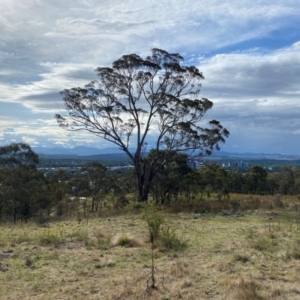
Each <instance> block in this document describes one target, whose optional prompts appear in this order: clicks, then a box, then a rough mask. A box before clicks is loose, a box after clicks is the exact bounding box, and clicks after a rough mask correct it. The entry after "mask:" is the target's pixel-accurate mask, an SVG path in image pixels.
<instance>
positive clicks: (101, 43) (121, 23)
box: [0, 0, 300, 146]
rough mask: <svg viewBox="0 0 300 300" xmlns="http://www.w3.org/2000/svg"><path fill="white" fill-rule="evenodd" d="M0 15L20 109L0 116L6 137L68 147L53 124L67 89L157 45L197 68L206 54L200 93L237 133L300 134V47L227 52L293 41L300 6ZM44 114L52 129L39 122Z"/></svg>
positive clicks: (67, 7) (39, 6) (10, 6)
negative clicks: (267, 41) (272, 40)
mask: <svg viewBox="0 0 300 300" xmlns="http://www.w3.org/2000/svg"><path fill="white" fill-rule="evenodd" d="M0 11H1V16H0V89H1V98H0V105H1V106H2V107H8V106H7V103H8V102H9V103H14V104H15V105H17V106H10V108H9V109H10V112H9V114H8V115H9V117H8V116H7V114H5V113H3V111H4V110H1V111H0V129H1V128H2V129H5V128H6V127H11V126H14V128H15V129H16V132H15V133H10V134H9V136H8V133H2V138H3V135H4V139H5V135H7V138H15V136H14V137H12V136H10V135H13V134H14V135H16V136H17V137H18V138H20V137H21V138H22V137H24V138H26V139H27V140H28V141H29V140H30V138H31V137H32V138H33V140H32V142H33V143H37V142H40V141H42V140H43V142H45V143H46V141H48V142H49V143H60V141H62V142H63V143H65V144H67V143H68V141H69V140H70V136H68V135H67V134H66V135H64V134H63V133H62V130H60V129H59V128H58V127H57V125H56V123H54V124H53V123H52V122H55V120H53V114H54V113H57V112H58V113H59V112H61V110H63V103H62V98H61V96H60V95H59V91H61V90H62V89H64V88H70V87H74V86H83V85H84V84H86V83H88V82H89V81H90V80H92V79H95V78H96V76H95V74H94V73H93V70H94V69H95V68H96V67H98V66H105V65H110V64H111V62H112V61H114V60H115V59H117V58H119V57H120V56H121V55H122V54H128V53H138V54H140V55H142V56H144V55H148V54H149V50H150V49H151V48H153V47H159V48H162V49H166V50H168V51H172V52H173V51H176V52H180V53H181V54H183V55H184V56H185V57H186V58H187V61H191V62H195V61H196V58H197V57H200V56H201V55H202V58H201V59H200V62H199V68H200V70H201V71H203V73H204V75H205V77H206V80H205V81H204V82H203V93H202V95H203V96H205V97H208V98H210V99H211V100H213V101H214V103H215V106H214V108H213V110H212V112H211V113H210V114H209V116H211V117H215V118H217V119H219V120H221V121H222V123H224V124H225V125H226V126H228V127H230V128H229V129H230V130H231V131H232V132H233V133H236V134H242V133H243V132H240V131H241V129H240V128H241V127H242V126H245V127H246V129H244V130H246V131H247V128H250V129H251V130H254V131H255V133H256V135H257V136H261V137H263V135H264V134H263V133H262V130H264V132H268V134H271V132H272V134H273V133H274V132H277V133H278V132H285V133H292V134H294V135H298V134H299V128H300V126H299V125H300V124H299V121H298V119H299V118H297V116H299V113H300V112H299V104H298V103H299V96H300V88H299V74H300V67H299V66H300V54H299V53H300V51H299V50H300V42H298V43H294V44H293V45H290V46H286V47H285V48H283V49H279V50H275V51H270V50H268V47H266V48H265V47H264V45H258V46H256V45H255V43H254V44H253V43H250V44H251V45H250V46H249V47H250V49H247V50H244V49H242V51H237V49H234V50H230V51H232V52H231V53H229V54H228V53H222V52H224V51H225V50H220V49H224V48H223V47H231V48H232V47H234V45H237V44H239V43H242V42H249V41H253V40H259V39H264V38H269V37H270V36H272V35H273V34H274V32H277V31H279V32H280V30H283V29H286V28H289V29H290V30H289V31H287V32H286V34H285V35H284V36H282V37H281V38H282V39H285V38H286V36H289V35H293V34H295V33H294V32H297V30H298V28H297V26H298V25H295V24H297V22H298V20H299V15H300V5H299V0H289V1H282V0H274V1H267V0H258V1H255V3H254V2H253V1H250V0H245V1H238V0H232V1H225V2H224V1H221V0H204V1H194V0H183V1H177V0H166V1H158V0H148V1H136V0H128V1H126V2H125V1H121V0H116V1H109V0H102V1H96V0H84V1H82V0H80V1H79V0H72V1H71V0H64V1H61V0H59V1H58V0H51V1H42V0H22V1H13V0H2V1H1V2H0ZM266 46H267V45H266ZM245 47H246V46H245ZM246 48H247V47H246ZM277 48H278V47H277ZM232 49H233V48H232ZM219 52H220V53H219ZM208 56H209V58H208ZM1 101H3V102H1ZM21 106H22V107H23V109H20V110H16V111H14V109H15V108H16V107H18V108H22V107H21ZM13 114H15V115H14V116H12V115H13ZM21 114H22V115H23V117H21ZM41 114H43V116H41ZM1 115H2V117H1ZM42 117H43V118H44V120H47V121H48V122H49V124H45V122H41V121H36V120H37V119H41V118H42ZM207 119H209V118H207ZM37 123H38V124H37ZM23 124H27V126H28V127H26V130H25V129H24V128H25V127H24V126H23ZM250 129H249V130H250ZM244 132H245V131H244ZM249 132H250V131H249ZM82 136H83V135H82ZM84 138H85V139H87V141H88V143H89V142H92V140H93V139H92V138H90V137H88V135H84ZM84 138H82V137H81V135H80V137H79V135H74V137H73V136H72V138H71V139H72V140H73V141H74V142H76V143H80V142H83V141H84ZM236 145H237V146H238V142H237V143H236ZM299 146H300V145H299Z"/></svg>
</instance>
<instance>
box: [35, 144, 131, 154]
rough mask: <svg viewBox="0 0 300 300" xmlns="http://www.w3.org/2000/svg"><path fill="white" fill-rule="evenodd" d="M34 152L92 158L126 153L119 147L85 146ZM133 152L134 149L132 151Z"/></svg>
mask: <svg viewBox="0 0 300 300" xmlns="http://www.w3.org/2000/svg"><path fill="white" fill-rule="evenodd" d="M32 150H33V151H34V152H36V153H37V154H44V155H59V156H62V155H66V156H91V155H101V154H119V153H124V151H122V150H121V149H119V148H117V147H109V148H103V149H98V148H91V147H85V146H78V147H75V148H63V147H54V148H46V147H33V148H32ZM132 150H133V149H132Z"/></svg>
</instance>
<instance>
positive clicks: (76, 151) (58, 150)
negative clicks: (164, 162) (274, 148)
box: [32, 146, 300, 160]
mask: <svg viewBox="0 0 300 300" xmlns="http://www.w3.org/2000/svg"><path fill="white" fill-rule="evenodd" d="M32 150H33V151H35V152H36V153H37V154H40V155H47V156H57V155H59V156H73V157H74V156H75V157H76V156H92V155H103V154H121V153H124V152H123V151H122V150H121V149H119V148H117V147H109V148H103V149H97V148H92V147H85V146H78V147H75V148H63V147H54V148H46V147H33V148H32ZM129 150H130V151H131V152H134V150H135V149H134V148H132V149H129ZM211 158H212V159H213V158H215V159H217V158H223V159H226V158H228V159H234V158H236V159H240V158H243V159H278V160H299V159H300V155H283V154H277V153H271V154H266V153H230V152H225V151H217V152H215V153H213V155H212V156H211Z"/></svg>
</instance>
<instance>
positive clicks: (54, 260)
mask: <svg viewBox="0 0 300 300" xmlns="http://www.w3.org/2000/svg"><path fill="white" fill-rule="evenodd" d="M297 213H298V212H293V211H287V210H277V211H276V213H274V212H273V211H258V212H255V213H253V212H252V213H249V212H248V213H247V214H245V215H243V216H239V217H237V216H221V215H219V216H214V215H207V216H205V217H199V218H198V219H194V218H193V214H180V213H179V214H166V215H165V218H166V220H167V224H168V225H170V226H171V228H172V229H174V230H175V232H176V236H177V237H178V238H179V239H180V240H182V241H185V242H186V243H187V245H188V246H187V247H186V248H185V249H184V250H183V251H175V250H171V251H161V249H160V248H157V249H155V252H154V257H155V275H156V285H157V289H151V288H149V287H150V266H151V250H150V244H149V242H148V241H147V240H148V228H147V226H146V224H145V222H144V221H143V220H142V219H141V216H140V215H136V214H135V215H126V216H115V217H110V218H109V219H107V218H97V219H96V218H95V219H92V220H90V221H89V224H86V223H83V222H82V223H81V224H78V222H77V221H76V220H74V221H67V222H60V223H53V224H50V226H49V228H40V227H37V226H36V225H34V224H28V225H26V226H25V225H24V226H20V225H17V226H13V225H9V226H8V225H1V227H0V254H1V253H2V254H3V255H2V256H1V255H0V282H1V285H0V299H5V300H6V299H33V300H37V299H83V298H84V299H111V300H117V299H118V300H121V299H124V300H125V299H133V300H134V299H157V300H158V299H159V300H163V299H165V300H167V299H175V300H176V299H187V300H188V299H220V300H221V299H226V300H227V299H229V300H230V299H232V300H236V299H237V300H238V299H243V300H244V299H246V300H247V299H249V300H257V299H274V300H275V299H291V300H293V299H299V298H300V288H299V279H300V252H299V245H300V228H298V223H295V220H296V219H297V215H296V214H297Z"/></svg>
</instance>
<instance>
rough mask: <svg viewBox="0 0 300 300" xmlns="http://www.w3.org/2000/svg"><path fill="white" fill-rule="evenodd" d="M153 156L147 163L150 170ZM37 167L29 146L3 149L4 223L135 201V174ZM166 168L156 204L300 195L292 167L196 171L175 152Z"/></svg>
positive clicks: (156, 185) (90, 165)
mask: <svg viewBox="0 0 300 300" xmlns="http://www.w3.org/2000/svg"><path fill="white" fill-rule="evenodd" d="M151 155H152V153H151V152H150V153H149V155H148V156H147V157H146V158H145V161H146V163H145V166H147V160H148V161H151ZM38 162H39V158H38V156H37V154H35V153H34V152H33V151H32V150H31V148H30V146H28V145H27V144H22V143H19V144H11V145H8V146H4V147H0V164H1V165H0V220H1V219H10V220H13V221H14V222H16V221H17V220H23V221H25V222H27V221H28V220H29V219H30V218H35V219H36V220H38V221H39V222H43V220H46V219H47V218H49V217H50V216H51V217H53V216H56V217H61V216H64V215H79V214H83V215H87V214H88V213H90V212H97V211H99V210H100V209H101V208H102V207H103V206H104V205H106V206H110V207H113V208H122V207H124V206H126V205H127V204H128V203H129V202H130V201H129V200H134V199H135V196H134V195H136V186H137V185H136V182H135V177H134V174H133V172H134V170H133V169H129V170H126V169H120V170H116V171H114V172H112V171H108V170H107V168H106V167H105V166H104V165H102V164H101V163H100V162H97V161H90V162H87V164H86V165H85V166H84V167H82V168H80V169H78V172H77V174H76V176H74V174H73V177H71V176H70V174H68V173H67V172H66V171H64V170H62V169H57V170H55V171H54V172H53V173H52V174H51V175H50V176H48V177H47V176H45V174H44V173H43V172H42V171H41V170H39V169H38V168H37V166H38ZM161 165H162V168H161V169H159V170H157V173H156V176H155V179H154V181H153V183H152V186H151V190H150V199H151V198H152V199H153V200H154V202H155V203H157V204H169V203H171V202H174V201H177V202H190V201H193V202H194V201H203V200H206V199H208V198H213V199H219V200H221V199H223V200H224V199H227V198H229V197H230V193H243V194H271V195H274V194H282V195H287V194H293V195H294V194H300V169H296V168H292V167H283V168H282V169H281V170H280V172H278V173H272V174H268V173H267V171H266V170H265V169H264V168H262V167H258V166H253V167H250V168H249V169H248V170H247V172H246V173H242V172H240V171H238V170H230V171H226V170H225V169H224V168H222V167H221V166H220V165H217V164H206V165H205V166H204V167H203V168H202V169H200V170H193V169H191V168H190V167H189V166H188V157H187V156H186V155H184V154H178V153H176V152H174V153H172V155H169V156H168V160H165V161H162V164H161ZM130 197H131V198H130ZM128 198H129V199H128Z"/></svg>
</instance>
